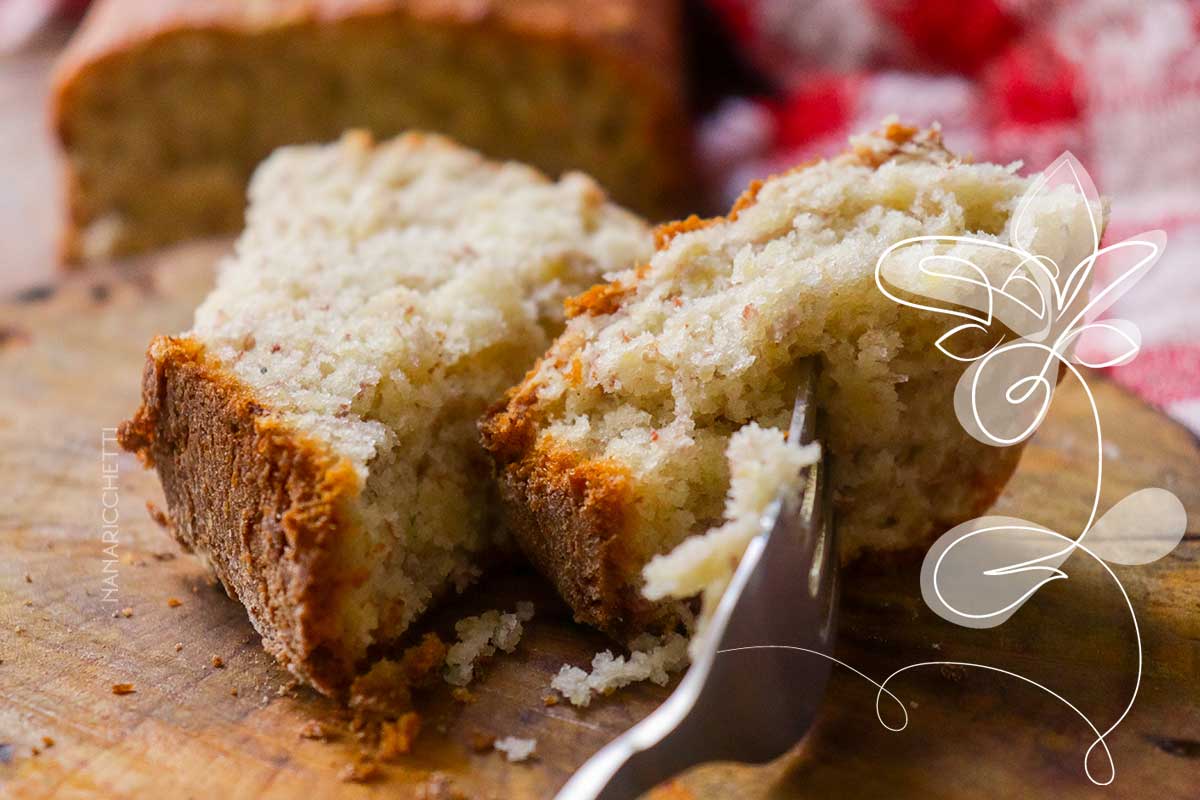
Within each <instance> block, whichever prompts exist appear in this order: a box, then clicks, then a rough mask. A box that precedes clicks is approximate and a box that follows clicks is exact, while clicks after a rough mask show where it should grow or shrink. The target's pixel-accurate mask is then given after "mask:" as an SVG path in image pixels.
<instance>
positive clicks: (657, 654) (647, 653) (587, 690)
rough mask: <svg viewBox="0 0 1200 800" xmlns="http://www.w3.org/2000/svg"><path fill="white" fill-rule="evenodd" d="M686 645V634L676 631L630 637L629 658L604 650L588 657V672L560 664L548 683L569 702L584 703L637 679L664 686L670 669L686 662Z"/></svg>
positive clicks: (675, 670)
mask: <svg viewBox="0 0 1200 800" xmlns="http://www.w3.org/2000/svg"><path fill="white" fill-rule="evenodd" d="M687 649H688V640H687V638H686V637H685V636H682V635H680V634H678V633H671V634H668V635H667V636H666V637H664V638H663V639H656V638H655V637H653V636H639V637H638V638H637V639H635V640H634V641H633V644H632V651H631V652H630V654H629V658H626V657H625V656H613V654H612V651H610V650H605V651H603V652H601V653H597V654H596V656H595V658H593V659H592V671H591V672H587V671H586V670H583V669H580V668H579V667H573V666H571V665H570V664H563V666H562V669H560V670H559V671H558V674H557V675H555V676H554V679H553V680H552V681H551V682H550V687H551V688H552V689H554V690H556V691H557V692H559V693H560V694H561V695H562V696H563V697H565V698H567V699H568V700H570V701H571V704H572V705H576V706H587V705H589V704H590V703H591V702H592V698H593V697H594V696H595V695H598V694H611V693H612V692H614V691H616V690H617V689H620V688H621V687H623V686H627V685H629V684H631V683H635V682H637V681H645V680H648V681H652V682H654V683H656V684H658V685H659V686H666V684H667V681H668V680H669V676H670V673H672V672H678V671H679V670H681V669H683V668H684V667H685V666H687V663H688V653H687Z"/></svg>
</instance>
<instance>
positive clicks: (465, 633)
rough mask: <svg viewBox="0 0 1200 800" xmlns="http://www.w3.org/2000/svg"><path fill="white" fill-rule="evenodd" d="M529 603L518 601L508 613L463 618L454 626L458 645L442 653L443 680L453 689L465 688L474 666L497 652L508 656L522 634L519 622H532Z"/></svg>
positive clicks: (531, 607)
mask: <svg viewBox="0 0 1200 800" xmlns="http://www.w3.org/2000/svg"><path fill="white" fill-rule="evenodd" d="M533 610H534V609H533V603H530V602H529V601H527V600H522V601H520V602H518V603H517V609H516V611H515V612H513V613H511V614H505V613H501V612H500V611H498V610H496V609H492V610H490V611H485V612H483V613H482V614H480V615H479V616H476V617H464V618H463V619H460V620H459V621H458V622H456V623H454V631H455V633H457V634H458V642H456V643H455V644H453V645H451V647H450V649H449V650H448V651H447V652H446V669H445V672H444V673H443V677H444V678H445V679H446V682H447V683H449V684H451V685H453V686H466V685H467V684H468V683H470V682H471V681H472V680H473V679H474V677H475V663H476V662H477V661H478V660H479V659H481V658H488V657H489V656H492V655H494V654H495V652H496V651H497V650H502V651H504V652H505V653H511V652H512V651H513V650H515V649H516V647H517V643H518V642H519V641H520V640H521V634H522V633H523V632H524V626H523V623H526V622H529V621H530V620H531V619H533Z"/></svg>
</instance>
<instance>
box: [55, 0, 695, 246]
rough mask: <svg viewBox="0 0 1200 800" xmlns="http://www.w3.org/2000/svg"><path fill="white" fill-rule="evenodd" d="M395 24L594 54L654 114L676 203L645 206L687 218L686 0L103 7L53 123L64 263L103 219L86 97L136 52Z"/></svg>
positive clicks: (652, 132)
mask: <svg viewBox="0 0 1200 800" xmlns="http://www.w3.org/2000/svg"><path fill="white" fill-rule="evenodd" d="M391 19H404V20H407V21H410V22H413V23H417V24H421V25H428V26H430V27H439V28H443V29H446V30H449V31H455V32H461V33H466V32H476V33H480V34H483V35H486V36H488V37H494V38H497V39H504V40H510V41H513V42H515V43H518V44H520V45H521V46H523V47H538V48H544V49H547V50H549V49H555V50H556V51H557V52H559V53H562V54H564V55H567V54H573V53H580V52H582V53H585V54H586V55H587V58H588V60H589V61H591V62H592V63H596V64H600V65H603V66H605V67H606V68H607V69H609V70H610V71H612V72H613V74H615V75H618V76H619V77H620V79H621V80H622V81H623V82H624V83H625V84H626V85H627V86H628V87H629V89H630V91H629V93H628V96H629V97H637V98H639V99H640V102H641V103H642V104H644V106H645V107H646V108H647V117H648V119H649V124H648V126H647V129H648V131H649V140H648V141H647V142H646V143H645V144H646V146H647V148H648V149H649V150H650V152H652V153H653V154H654V162H655V163H656V165H657V166H658V167H660V168H661V169H662V170H663V173H662V175H663V192H662V193H663V195H664V197H665V198H666V200H665V201H664V203H662V204H659V205H664V206H665V207H663V208H655V209H644V210H645V211H651V210H652V211H656V212H659V213H663V214H664V215H666V214H673V213H678V211H679V208H680V207H681V206H682V204H683V203H685V202H687V201H688V200H689V199H690V197H691V196H692V193H691V192H690V188H691V186H692V182H693V178H692V173H693V170H692V164H691V162H692V147H691V135H690V130H689V127H688V124H687V121H686V120H687V114H686V109H685V87H684V83H683V69H682V53H681V47H680V39H681V37H680V28H681V25H682V14H681V10H680V3H679V0H649V2H647V0H573V1H572V2H567V3H561V4H560V3H547V2H544V0H260V1H259V2H255V3H245V2H241V0H101V1H100V2H97V3H95V4H94V5H93V7H92V8H91V9H90V11H89V12H88V15H87V17H86V18H85V19H84V22H83V24H82V25H81V26H80V30H79V31H78V33H77V34H76V35H75V36H74V37H73V38H72V39H71V41H70V43H69V44H68V46H67V48H66V49H65V50H64V52H63V54H62V56H61V57H60V59H59V61H58V63H57V64H56V66H55V70H54V74H53V78H52V85H51V94H50V103H49V118H50V127H51V129H52V130H53V131H54V132H55V134H56V137H57V139H58V142H59V146H60V149H61V150H62V151H63V154H64V156H65V157H64V158H63V159H62V171H63V177H62V183H63V185H64V187H65V191H64V203H65V207H64V220H65V222H64V225H63V229H62V232H61V236H60V240H59V255H60V261H61V262H62V263H63V264H64V265H70V264H73V263H78V262H79V261H80V260H81V259H82V258H83V257H84V253H83V242H82V234H83V230H84V228H85V227H86V225H87V224H88V223H89V222H91V221H92V220H90V219H88V218H87V216H88V211H87V209H86V208H85V207H84V204H83V200H82V197H83V195H82V192H83V190H84V187H83V186H81V183H82V181H81V176H80V175H79V173H78V170H77V169H76V168H75V167H74V166H73V165H72V163H71V158H70V157H69V156H70V151H71V147H72V142H73V140H74V139H75V137H76V136H77V135H78V130H77V129H78V126H79V123H78V121H77V120H76V118H75V111H76V108H77V107H79V106H80V103H79V101H78V94H79V92H80V90H81V87H82V86H83V85H84V83H85V82H86V80H87V79H88V78H89V76H91V75H94V74H97V73H99V72H101V71H102V70H104V69H106V68H108V67H109V66H111V65H114V64H116V63H119V62H120V61H121V60H122V59H128V58H131V57H134V56H136V54H137V53H138V52H139V51H140V50H141V49H142V48H146V47H150V46H155V45H159V44H162V43H165V42H169V41H170V40H172V39H173V38H175V37H179V36H184V35H187V34H191V33H194V32H197V31H203V32H207V33H211V34H214V35H218V36H225V37H252V36H256V35H262V34H271V35H279V34H280V33H281V32H282V33H292V32H294V33H297V34H299V33H303V32H306V31H312V30H316V29H327V28H330V27H332V26H338V25H344V24H356V23H366V24H370V25H375V24H380V23H386V22H387V21H388V20H391ZM377 133H381V134H383V133H386V134H388V135H391V134H393V133H396V132H395V131H380V132H377ZM293 143H295V142H280V143H279V144H280V145H284V144H293ZM491 155H495V154H491ZM608 188H609V189H610V190H611V189H612V188H614V187H608ZM625 202H626V203H627V204H634V203H635V202H637V198H636V197H634V198H625Z"/></svg>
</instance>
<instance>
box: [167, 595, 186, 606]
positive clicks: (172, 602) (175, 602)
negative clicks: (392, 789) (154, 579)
mask: <svg viewBox="0 0 1200 800" xmlns="http://www.w3.org/2000/svg"><path fill="white" fill-rule="evenodd" d="M181 605H183V601H182V600H180V599H179V598H178V597H168V598H167V606H168V607H170V608H179V607H180V606H181Z"/></svg>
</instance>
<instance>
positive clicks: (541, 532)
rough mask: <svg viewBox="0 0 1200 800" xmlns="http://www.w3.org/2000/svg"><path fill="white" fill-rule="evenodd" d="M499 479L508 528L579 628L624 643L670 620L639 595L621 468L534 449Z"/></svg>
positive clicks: (553, 450) (630, 499)
mask: <svg viewBox="0 0 1200 800" xmlns="http://www.w3.org/2000/svg"><path fill="white" fill-rule="evenodd" d="M499 478H500V495H501V500H502V503H503V507H504V510H505V514H506V522H507V524H508V527H509V528H510V529H511V530H512V531H513V535H514V536H515V537H516V539H517V542H518V544H520V546H521V549H522V550H524V552H525V554H526V555H527V556H528V557H529V559H530V561H532V562H533V564H534V566H535V567H537V569H538V571H540V572H541V573H542V574H543V575H545V576H546V577H547V578H548V579H549V580H550V581H552V582H553V583H554V586H555V588H556V589H557V590H558V593H559V595H560V596H561V597H562V598H563V600H565V601H566V602H567V604H568V605H569V606H570V607H571V609H572V610H573V611H574V612H575V620H576V621H577V622H581V623H584V624H587V625H593V626H595V627H597V628H600V629H601V630H603V631H605V632H607V633H609V634H612V635H613V636H616V637H617V638H618V639H627V638H629V637H630V636H632V635H634V634H636V633H639V632H641V631H643V630H646V629H648V628H656V627H660V626H661V625H663V624H665V623H667V622H668V621H669V620H670V619H671V616H670V614H669V611H668V610H667V609H666V608H665V607H664V606H663V605H661V604H657V603H652V602H650V601H649V600H647V599H646V598H644V597H642V595H641V593H640V592H639V591H638V589H637V586H638V580H637V579H638V576H639V574H640V571H641V566H642V565H641V564H640V563H639V562H638V561H637V559H636V558H634V557H633V556H632V555H631V554H630V553H629V551H628V549H627V547H626V541H627V535H626V533H625V530H626V523H627V519H628V510H629V508H630V504H631V503H632V502H634V497H633V492H632V489H631V485H630V479H629V475H628V473H627V472H626V471H625V470H624V468H622V467H621V466H620V465H618V464H616V463H613V462H609V461H602V460H590V461H589V460H583V459H581V458H580V457H579V456H578V455H577V454H575V453H573V452H571V451H570V450H568V449H566V448H553V447H538V448H536V449H535V450H534V451H533V452H531V453H530V454H528V455H527V456H526V457H524V458H522V459H520V460H519V461H516V462H514V463H512V464H510V465H508V466H507V467H506V468H505V469H503V470H502V471H501V472H500V475H499Z"/></svg>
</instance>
